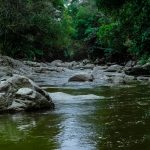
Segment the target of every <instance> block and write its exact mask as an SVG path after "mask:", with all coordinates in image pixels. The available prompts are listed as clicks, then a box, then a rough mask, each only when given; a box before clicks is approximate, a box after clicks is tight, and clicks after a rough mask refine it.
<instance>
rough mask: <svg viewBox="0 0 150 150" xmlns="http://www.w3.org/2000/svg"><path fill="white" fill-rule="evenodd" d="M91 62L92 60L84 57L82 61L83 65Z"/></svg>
mask: <svg viewBox="0 0 150 150" xmlns="http://www.w3.org/2000/svg"><path fill="white" fill-rule="evenodd" d="M90 62H91V61H90V60H88V59H84V60H83V61H82V64H83V65H87V64H89V63H90Z"/></svg>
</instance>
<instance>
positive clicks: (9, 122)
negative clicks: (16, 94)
mask: <svg viewBox="0 0 150 150" xmlns="http://www.w3.org/2000/svg"><path fill="white" fill-rule="evenodd" d="M49 91H51V92H58V91H59V92H60V91H61V92H65V93H69V94H73V95H80V94H96V95H99V96H103V97H104V98H102V99H98V100H86V101H85V100H83V101H81V100H76V101H71V100H70V101H69V100H68V101H67V102H65V103H64V102H63V101H55V104H56V110H55V111H52V112H38V113H21V114H14V115H6V114H5V115H0V150H20V149H22V150H27V149H28V150H33V149H37V150H56V149H60V150H117V149H118V150H124V149H125V150H130V149H131V150H149V149H150V87H149V86H140V85H139V86H137V85H135V86H127V87H100V88H93V89H79V90H78V89H76V90H75V89H74V90H73V89H49Z"/></svg>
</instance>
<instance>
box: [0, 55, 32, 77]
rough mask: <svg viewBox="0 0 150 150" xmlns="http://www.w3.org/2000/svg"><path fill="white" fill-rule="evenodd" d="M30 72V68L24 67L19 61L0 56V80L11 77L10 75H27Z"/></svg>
mask: <svg viewBox="0 0 150 150" xmlns="http://www.w3.org/2000/svg"><path fill="white" fill-rule="evenodd" d="M32 72H33V70H32V68H30V67H28V66H26V65H24V63H22V62H21V61H19V60H14V59H12V58H10V57H8V56H0V78H1V77H4V76H12V74H20V75H28V74H31V73H32Z"/></svg>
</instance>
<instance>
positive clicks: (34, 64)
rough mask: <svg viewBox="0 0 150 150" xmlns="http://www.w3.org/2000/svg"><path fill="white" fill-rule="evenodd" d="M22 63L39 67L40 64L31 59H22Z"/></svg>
mask: <svg viewBox="0 0 150 150" xmlns="http://www.w3.org/2000/svg"><path fill="white" fill-rule="evenodd" d="M24 64H25V65H28V66H30V67H40V66H41V64H40V63H38V62H32V61H24Z"/></svg>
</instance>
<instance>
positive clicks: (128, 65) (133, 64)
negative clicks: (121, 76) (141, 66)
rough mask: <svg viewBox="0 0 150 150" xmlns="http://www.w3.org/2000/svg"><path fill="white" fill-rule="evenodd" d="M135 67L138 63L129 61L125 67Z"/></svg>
mask: <svg viewBox="0 0 150 150" xmlns="http://www.w3.org/2000/svg"><path fill="white" fill-rule="evenodd" d="M135 65H136V61H132V60H129V61H128V62H127V63H126V65H125V67H133V66H135Z"/></svg>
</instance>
